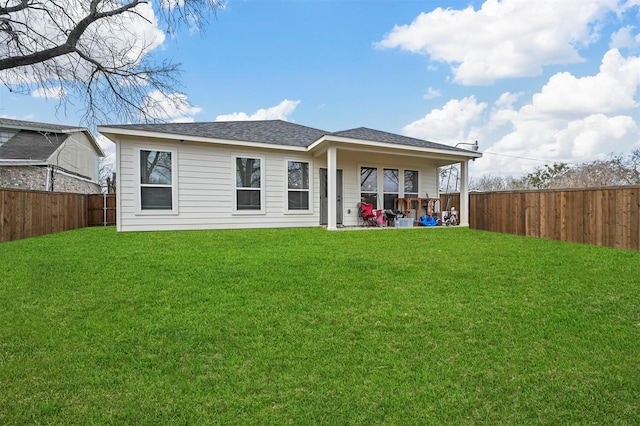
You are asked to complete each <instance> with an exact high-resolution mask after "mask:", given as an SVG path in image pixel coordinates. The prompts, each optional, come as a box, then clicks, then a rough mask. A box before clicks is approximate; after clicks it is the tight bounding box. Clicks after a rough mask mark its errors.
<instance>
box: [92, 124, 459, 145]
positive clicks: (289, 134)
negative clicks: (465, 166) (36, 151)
mask: <svg viewBox="0 0 640 426" xmlns="http://www.w3.org/2000/svg"><path fill="white" fill-rule="evenodd" d="M104 127H108V128H113V129H128V130H140V131H145V132H154V133H167V134H174V135H183V136H195V137H203V138H214V139H225V140H234V141H248V142H257V143H270V144H274V145H285V146H300V147H308V146H309V145H311V144H313V143H314V142H315V141H317V140H318V139H320V138H321V137H322V136H332V135H333V136H341V137H345V138H353V139H361V140H367V141H374V142H383V143H391V144H396V145H409V146H416V147H422V148H432V149H445V150H449V151H459V152H468V151H467V150H465V149H460V148H454V147H451V146H449V145H443V144H439V143H435V142H430V141H425V140H422V139H416V138H410V137H407V136H402V135H398V134H395V133H388V132H383V131H380V130H374V129H368V128H366V127H359V128H357V129H350V130H343V131H339V132H328V131H326V130H320V129H314V128H312V127H307V126H302V125H300V124H295V123H290V122H287V121H282V120H264V121H216V122H206V123H166V124H128V125H115V126H110V125H107V126H104Z"/></svg>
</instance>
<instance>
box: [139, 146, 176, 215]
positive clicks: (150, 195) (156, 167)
mask: <svg viewBox="0 0 640 426" xmlns="http://www.w3.org/2000/svg"><path fill="white" fill-rule="evenodd" d="M139 152H140V210H150V211H153V210H163V211H164V210H174V208H175V206H174V182H173V180H174V178H173V171H174V164H173V161H175V159H174V153H173V152H172V151H162V150H145V149H141V150H140V151H139Z"/></svg>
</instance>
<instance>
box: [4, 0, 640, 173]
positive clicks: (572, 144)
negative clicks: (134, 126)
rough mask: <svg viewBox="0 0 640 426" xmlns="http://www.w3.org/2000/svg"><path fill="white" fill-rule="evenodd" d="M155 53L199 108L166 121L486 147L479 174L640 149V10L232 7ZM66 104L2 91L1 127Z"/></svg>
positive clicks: (558, 5)
mask: <svg viewBox="0 0 640 426" xmlns="http://www.w3.org/2000/svg"><path fill="white" fill-rule="evenodd" d="M153 54H154V55H156V56H157V57H158V58H168V59H171V60H172V61H175V62H179V63H181V64H182V69H183V74H182V82H183V87H181V88H180V89H181V91H182V92H183V93H184V94H185V95H186V97H187V99H188V102H189V103H190V104H191V107H190V108H185V109H182V110H176V111H173V112H172V113H170V114H168V116H167V117H166V118H167V120H174V121H213V120H225V119H226V120H229V119H273V118H277V119H283V120H288V121H291V122H295V123H298V124H303V125H307V126H311V127H316V128H320V129H323V130H328V131H337V130H345V129H349V128H354V127H360V126H365V127H371V128H375V129H379V130H385V131H389V132H394V133H400V134H405V135H408V136H413V137H418V138H423V139H428V140H432V141H435V142H441V143H445V144H450V145H455V144H456V143H460V142H462V143H471V142H473V141H474V140H478V141H479V144H480V150H481V151H483V152H485V155H484V157H483V158H482V159H479V160H476V161H475V162H474V163H473V164H472V165H471V169H470V170H471V173H472V176H475V177H478V176H480V175H483V174H484V175H493V176H519V175H521V174H523V173H526V172H528V171H531V169H532V168H533V167H536V166H543V165H544V164H551V163H553V162H560V161H563V162H567V163H570V164H576V163H580V162H584V161H592V160H596V159H601V158H605V157H606V156H607V155H608V154H610V153H622V154H627V153H630V152H631V150H632V149H634V148H638V147H640V93H639V92H640V91H639V90H638V87H639V86H640V0H549V1H547V0H537V1H531V0H502V1H498V0H486V1H482V0H478V1H435V0H425V1H413V0H395V1H394V0H307V1H303V0H228V1H227V3H226V6H225V8H224V9H223V10H220V11H219V12H218V15H217V17H216V18H214V19H212V20H211V23H210V26H209V27H208V29H207V31H206V33H205V34H204V35H201V34H199V33H194V32H191V31H189V30H188V29H185V30H184V31H183V32H181V33H179V34H178V35H177V36H176V37H175V38H169V37H167V38H166V39H165V40H164V42H163V43H162V45H160V46H159V47H158V48H156V49H155V50H154V52H153ZM56 105H57V100H55V99H48V100H47V99H43V98H38V97H36V96H35V94H34V96H25V95H15V94H10V93H9V92H8V91H7V90H6V88H1V89H0V115H2V116H8V117H12V118H17V119H25V120H34V121H43V122H53V123H64V124H70V125H75V124H78V122H79V118H80V114H79V113H78V114H76V111H75V110H74V108H73V107H72V108H69V109H68V110H67V113H66V115H65V114H64V112H62V111H58V112H57V113H56V108H55V107H56ZM76 108H78V109H79V106H78V107H76ZM106 148H107V149H108V150H109V149H111V147H110V146H108V145H106Z"/></svg>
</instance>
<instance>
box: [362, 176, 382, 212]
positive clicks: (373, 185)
mask: <svg viewBox="0 0 640 426" xmlns="http://www.w3.org/2000/svg"><path fill="white" fill-rule="evenodd" d="M360 201H361V202H363V203H367V204H373V208H374V209H377V208H378V169H377V168H375V167H360Z"/></svg>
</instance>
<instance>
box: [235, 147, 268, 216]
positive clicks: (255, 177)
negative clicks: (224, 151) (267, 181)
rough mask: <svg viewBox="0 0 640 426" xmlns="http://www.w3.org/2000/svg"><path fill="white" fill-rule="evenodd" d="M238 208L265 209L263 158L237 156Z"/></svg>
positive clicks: (248, 209)
mask: <svg viewBox="0 0 640 426" xmlns="http://www.w3.org/2000/svg"><path fill="white" fill-rule="evenodd" d="M235 163H236V210H237V211H262V210H263V198H264V197H263V181H264V177H263V173H264V169H263V160H262V159H261V158H251V157H236V161H235Z"/></svg>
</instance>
